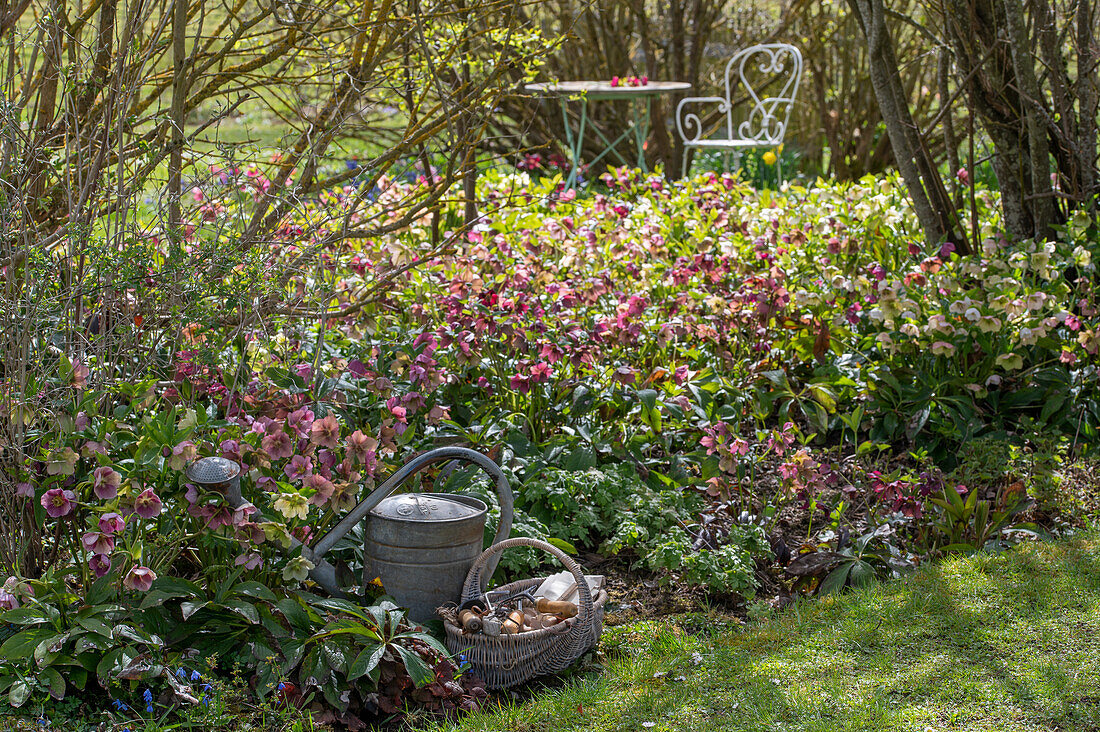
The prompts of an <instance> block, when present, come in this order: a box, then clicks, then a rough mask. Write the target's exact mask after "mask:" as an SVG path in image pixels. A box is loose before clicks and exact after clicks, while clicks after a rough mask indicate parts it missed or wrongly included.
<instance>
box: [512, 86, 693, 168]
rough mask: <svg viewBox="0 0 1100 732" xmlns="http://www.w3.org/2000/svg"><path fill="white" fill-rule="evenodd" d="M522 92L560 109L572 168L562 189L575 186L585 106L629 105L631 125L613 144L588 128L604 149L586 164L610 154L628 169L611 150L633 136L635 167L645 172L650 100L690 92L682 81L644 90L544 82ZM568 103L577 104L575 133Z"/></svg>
mask: <svg viewBox="0 0 1100 732" xmlns="http://www.w3.org/2000/svg"><path fill="white" fill-rule="evenodd" d="M525 88H526V89H527V91H529V92H534V93H536V94H541V95H543V96H545V97H554V98H556V99H557V100H558V104H559V105H560V106H561V115H562V120H563V121H564V122H565V138H566V144H568V145H569V153H570V155H571V156H572V160H571V161H570V162H571V163H572V166H571V168H570V170H569V177H568V178H567V179H566V181H565V187H566V188H573V187H575V186H576V184H577V172H578V171H579V170H580V163H581V151H583V150H584V136H585V133H586V132H587V128H588V127H589V126H590V125H588V103H589V102H595V101H608V100H610V101H615V100H625V101H629V102H630V108H631V113H632V121H631V124H630V126H629V127H628V128H627V129H626V130H624V131H623V133H622V134H621V135H619V136H618V137H616V138H615V139H614V140H608V139H607V137H606V136H605V135H604V133H603V131H602V130H601V129H600V128H598V127H596V126H595V125H591V127H592V129H593V130H595V132H596V135H597V136H598V137H599V138H600V140H601V141H602V142H603V144H604V145H605V147H604V149H603V151H602V152H601V153H600V154H599V155H597V156H596V157H594V158H593V159H592V160H590V161H588V165H589V166H592V165H595V164H596V163H598V162H599V161H600V160H601V159H602V158H603V157H605V156H606V155H608V154H610V153H612V152H614V153H615V155H616V156H618V157H619V159H621V160H622V161H623V163H624V164H626V165H629V162H628V161H627V160H626V159H625V158H623V156H622V155H620V154H619V153H618V152H617V151H616V150H615V146H616V145H618V144H619V143H620V142H622V141H623V140H625V139H627V138H628V137H630V136H631V135H633V137H634V144H635V147H636V148H637V150H638V167H639V168H641V169H642V170H643V171H646V170H647V168H646V164H645V141H646V138H648V137H649V126H650V105H651V104H652V102H653V99H654V98H655V97H658V96H660V95H662V94H675V93H677V92H685V91H688V90H690V89H691V84H689V83H687V82H686V81H650V82H649V83H647V84H645V85H644V86H626V85H622V84H620V85H618V86H611V82H610V81H544V82H539V83H537V84H528V85H527V86H526V87H525ZM571 101H576V102H580V105H581V116H580V122H579V123H578V125H577V131H576V132H574V131H573V128H572V126H571V125H570V124H569V102H571Z"/></svg>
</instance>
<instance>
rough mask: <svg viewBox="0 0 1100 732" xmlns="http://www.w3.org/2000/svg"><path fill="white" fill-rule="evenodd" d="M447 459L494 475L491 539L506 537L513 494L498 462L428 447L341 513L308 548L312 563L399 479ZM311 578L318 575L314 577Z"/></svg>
mask: <svg viewBox="0 0 1100 732" xmlns="http://www.w3.org/2000/svg"><path fill="white" fill-rule="evenodd" d="M446 460H460V461H463V462H468V463H473V464H475V465H477V466H478V467H479V468H481V469H482V470H484V471H485V472H486V473H488V474H489V476H490V477H491V478H492V479H493V481H494V482H495V483H496V490H497V496H498V498H499V500H500V526H499V527H497V534H496V538H494V539H493V544H496V543H497V542H500V541H503V540H504V539H507V538H508V535H509V534H511V533H512V513H513V509H512V502H513V497H512V488H511V486H509V485H508V478H507V477H505V475H504V472H503V471H502V470H501V469H500V466H498V465H497V464H496V463H495V462H493V461H492V460H490V459H489V458H487V457H485V456H484V455H482V454H481V453H480V452H476V451H474V450H471V449H469V448H466V447H439V448H436V449H435V450H428V451H427V452H425V453H422V454H420V455H417V456H416V457H414V458H413V459H412V460H410V461H409V462H407V463H405V464H404V465H402V466H401V468H400V469H398V471H397V472H395V473H394V474H393V475H391V476H390V477H389V478H387V479H386V481H385V482H384V483H382V485H380V486H378V487H377V488H375V489H374V490H373V491H371V494H370V495H369V496H367V497H366V498H364V499H363V500H362V501H360V502H359V505H357V506H356V507H355V508H353V509H351V511H350V512H349V513H348V514H347V515H346V516H344V518H342V519H341V520H340V522H339V523H338V524H336V525H335V526H333V527H332V529H331V530H329V532H328V533H327V534H325V535H324V536H322V537H321V538H320V539H318V540H317V543H316V544H314V545H313V547H312V552H311V554H312V555H313V556H312V560H313V562H314V564H317V565H318V566H320V563H319V562H318V561H317V560H319V559H321V557H323V556H324V555H325V554H326V553H328V551H329V549H331V548H332V547H333V546H334V545H335V544H336V542H338V541H340V539H342V538H344V537H345V536H346V535H347V533H348V532H349V531H351V530H352V528H353V527H355V525H356V524H358V523H359V522H360V521H362V520H363V519H365V518H366V517H367V514H368V513H370V512H371V510H372V509H373V508H374V507H375V506H377V505H378V504H379V503H381V502H382V499H383V498H385V497H386V496H388V495H389V494H390V493H392V492H393V491H394V490H396V489H397V488H398V487H399V486H400V485H401V484H402V483H404V482H405V481H406V480H408V479H409V478H410V477H412V476H413V475H414V474H416V473H418V472H420V471H421V470H423V469H424V468H426V467H427V466H429V465H431V464H433V463H438V462H443V461H446ZM497 560H499V556H498V557H496V558H495V560H494V561H493V562H492V565H491V566H487V567H486V569H485V572H486V574H485V576H486V577H491V576H492V574H493V570H495V569H496V568H497ZM326 564H327V562H326ZM314 579H317V578H316V577H315V578H314ZM318 583H319V584H321V585H322V586H323V587H325V589H326V590H328V589H329V588H328V587H327V586H325V583H324V582H320V581H319V582H318Z"/></svg>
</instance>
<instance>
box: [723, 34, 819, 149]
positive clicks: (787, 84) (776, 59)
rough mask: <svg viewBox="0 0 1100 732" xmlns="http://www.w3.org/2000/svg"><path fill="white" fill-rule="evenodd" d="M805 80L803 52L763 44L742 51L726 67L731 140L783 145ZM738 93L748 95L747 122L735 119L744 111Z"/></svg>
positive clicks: (788, 47)
mask: <svg viewBox="0 0 1100 732" xmlns="http://www.w3.org/2000/svg"><path fill="white" fill-rule="evenodd" d="M801 77H802V53H801V52H800V51H799V50H798V49H797V48H795V47H794V46H792V45H790V44H787V43H763V44H760V45H757V46H750V47H748V48H746V49H743V50H741V51H738V52H737V54H736V55H735V56H734V57H733V58H732V59H730V61H729V63H728V64H726V99H727V100H729V104H730V109H729V111H728V112H727V120H728V121H727V125H728V129H727V132H728V134H729V139H731V140H745V141H750V140H752V141H755V142H758V143H760V144H762V145H767V144H775V145H778V144H779V143H781V142H783V135H784V133H786V131H787V121H788V119H789V118H790V116H791V107H792V106H794V100H795V96H796V95H797V94H798V83H799V80H800V79H801ZM737 94H740V95H742V96H744V95H747V96H748V98H749V103H750V105H751V106H750V107H748V109H747V113H746V115H745V117H744V118H743V119H741V118H740V117H737V118H735V117H734V113H735V110H737V111H739V110H740V109H742V108H743V107H742V105H738V104H737V101H738V100H739V97H738V96H735V95H737ZM761 95H767V96H761Z"/></svg>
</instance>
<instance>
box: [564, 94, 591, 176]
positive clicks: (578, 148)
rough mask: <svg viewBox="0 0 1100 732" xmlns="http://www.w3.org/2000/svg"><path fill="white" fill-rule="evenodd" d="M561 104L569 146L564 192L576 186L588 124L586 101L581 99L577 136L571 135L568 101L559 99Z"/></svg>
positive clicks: (584, 98) (566, 139) (583, 98)
mask: <svg viewBox="0 0 1100 732" xmlns="http://www.w3.org/2000/svg"><path fill="white" fill-rule="evenodd" d="M558 101H559V103H560V104H561V119H562V122H563V123H564V125H565V141H566V144H568V145H569V155H570V158H571V159H570V161H569V163H570V165H569V175H568V176H567V177H566V179H565V188H566V190H569V189H572V188H575V187H576V185H577V175H578V173H579V172H580V167H581V152H582V151H583V150H584V128H585V126H586V124H587V122H588V99H587V98H586V97H581V100H580V101H581V122H580V124H579V125H578V126H577V134H576V136H574V135H573V128H572V127H571V126H570V125H569V100H568V98H566V97H564V96H563V97H561V98H560V99H559V100H558Z"/></svg>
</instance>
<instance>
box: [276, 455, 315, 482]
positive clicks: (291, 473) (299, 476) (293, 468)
mask: <svg viewBox="0 0 1100 732" xmlns="http://www.w3.org/2000/svg"><path fill="white" fill-rule="evenodd" d="M283 472H284V473H286V477H287V478H290V479H291V480H304V479H305V478H306V476H308V475H309V474H310V473H312V472H313V461H312V460H310V459H309V458H308V457H306V456H304V455H295V456H294V457H292V458H291V459H290V462H289V463H287V464H286V465H284V466H283Z"/></svg>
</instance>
